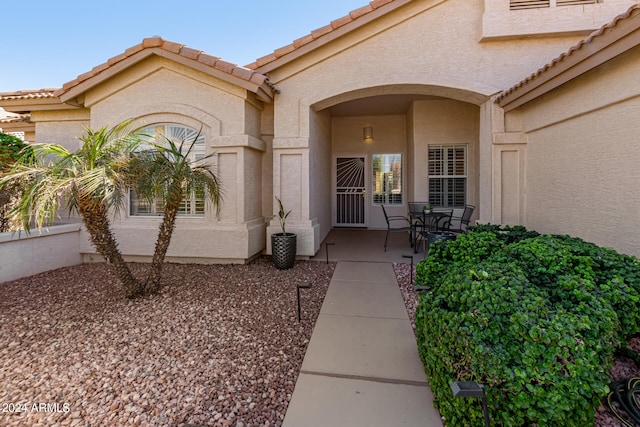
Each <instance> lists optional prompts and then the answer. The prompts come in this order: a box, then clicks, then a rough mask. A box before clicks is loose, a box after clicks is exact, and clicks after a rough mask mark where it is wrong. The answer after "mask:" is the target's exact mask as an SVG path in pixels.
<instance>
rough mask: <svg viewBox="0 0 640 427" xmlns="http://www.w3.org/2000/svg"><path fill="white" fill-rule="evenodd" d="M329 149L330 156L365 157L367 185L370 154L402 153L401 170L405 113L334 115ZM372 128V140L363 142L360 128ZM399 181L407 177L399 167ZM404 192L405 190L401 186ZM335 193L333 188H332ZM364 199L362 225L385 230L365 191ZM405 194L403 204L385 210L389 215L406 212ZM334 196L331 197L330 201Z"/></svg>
mask: <svg viewBox="0 0 640 427" xmlns="http://www.w3.org/2000/svg"><path fill="white" fill-rule="evenodd" d="M332 123H333V126H332V128H333V129H332V138H331V139H332V152H333V155H334V156H335V155H343V156H351V155H354V156H357V155H364V156H365V164H366V166H365V180H366V182H367V187H368V188H371V180H372V177H371V176H370V173H371V170H372V169H371V162H372V156H373V154H385V153H389V154H395V153H400V154H402V160H403V163H404V164H403V169H405V165H406V164H407V161H408V160H407V138H406V135H407V131H406V126H407V118H406V116H405V115H393V116H360V117H334V118H333V120H332ZM365 127H372V128H373V141H372V142H364V140H363V133H362V132H363V131H362V130H363V128H365ZM334 162H335V161H334V160H332V175H330V176H328V179H329V180H330V181H329V182H330V183H331V184H332V185H335V179H334V178H333V174H334V173H335V167H333V163H334ZM402 174H403V182H404V183H405V184H406V181H407V180H408V179H409V178H408V175H407V172H406V170H403V172H402ZM405 192H406V189H405ZM332 194H335V189H334V190H332ZM365 197H366V201H365V218H366V225H367V226H368V227H369V228H373V229H383V228H384V229H386V227H387V225H386V223H385V220H384V215H383V213H382V209H381V208H380V206H379V205H374V204H373V199H372V197H373V195H372V194H366V195H365ZM406 197H407V196H406V193H405V204H403V205H402V206H388V209H387V213H388V214H389V215H406V213H407V208H406V206H407V205H406ZM333 200H334V197H332V198H331V201H332V202H333ZM334 209H335V206H333V205H332V218H335V210H334Z"/></svg>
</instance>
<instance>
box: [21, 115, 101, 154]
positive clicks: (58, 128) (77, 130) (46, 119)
mask: <svg viewBox="0 0 640 427" xmlns="http://www.w3.org/2000/svg"><path fill="white" fill-rule="evenodd" d="M31 120H32V121H33V122H35V126H36V138H35V142H36V143H38V144H59V145H62V146H64V147H65V148H66V149H68V150H70V151H75V150H77V149H78V148H79V147H80V145H81V142H80V140H79V139H78V138H79V137H81V136H82V135H83V134H84V132H85V129H86V128H87V127H88V126H89V124H90V122H89V120H90V116H89V110H87V109H73V110H52V111H34V112H32V113H31Z"/></svg>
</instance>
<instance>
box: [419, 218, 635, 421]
mask: <svg viewBox="0 0 640 427" xmlns="http://www.w3.org/2000/svg"><path fill="white" fill-rule="evenodd" d="M432 249H433V250H430V252H429V258H428V259H427V260H425V261H423V262H421V263H420V264H419V265H418V267H417V277H416V279H417V282H418V283H423V284H428V285H429V286H431V289H430V291H429V292H427V293H424V294H423V295H422V296H421V298H420V302H419V305H418V310H417V312H416V337H417V340H418V349H419V353H420V357H421V359H422V361H423V363H424V365H425V372H426V373H427V376H428V378H429V382H430V385H431V387H432V390H433V392H434V396H435V397H436V401H437V404H438V407H439V409H440V411H441V414H442V415H443V416H444V417H445V419H446V423H447V424H448V425H452V426H453V425H482V410H481V408H480V406H479V405H473V404H470V402H468V401H465V400H464V399H456V398H454V397H453V394H452V393H451V389H450V383H451V382H452V381H454V380H460V381H478V382H479V383H482V384H484V385H485V386H486V387H487V398H488V403H489V407H490V412H491V418H492V423H493V425H501V426H516V425H539V426H542V425H563V426H587V425H589V426H591V425H593V420H594V412H595V408H597V407H598V406H599V405H600V397H601V396H603V395H605V394H606V393H607V390H608V389H607V383H608V381H609V377H608V371H609V368H610V367H611V364H612V361H613V354H614V351H615V349H616V348H617V347H618V346H620V344H621V342H625V341H626V340H628V339H629V338H630V337H631V336H632V335H634V334H637V332H638V330H639V329H638V327H639V325H640V318H639V317H638V316H639V313H638V310H637V302H638V298H639V296H640V289H639V286H640V280H639V279H640V263H638V260H637V259H635V258H633V257H629V256H626V255H621V254H618V253H616V252H615V251H613V250H611V249H606V248H599V247H598V246H596V245H594V244H592V243H588V242H584V241H583V240H581V239H577V238H571V237H568V236H550V235H544V236H541V235H538V234H537V233H535V232H530V231H527V230H526V229H524V228H523V227H520V228H518V229H515V227H514V228H512V229H510V230H505V229H502V228H500V227H498V226H483V227H482V228H480V229H478V228H476V231H470V232H469V233H466V234H464V235H461V236H459V237H458V239H456V240H455V241H449V242H447V243H446V244H439V245H434V247H433V248H432Z"/></svg>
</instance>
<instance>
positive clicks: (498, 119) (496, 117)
mask: <svg viewBox="0 0 640 427" xmlns="http://www.w3.org/2000/svg"><path fill="white" fill-rule="evenodd" d="M496 132H504V114H503V113H502V109H501V108H500V107H498V106H497V105H496V104H495V103H494V102H493V99H491V98H490V99H488V100H487V101H485V102H484V104H482V105H480V135H479V137H480V140H479V151H480V153H479V154H480V166H479V171H480V172H479V184H480V190H479V191H480V194H479V203H478V205H479V206H478V213H479V216H478V220H477V222H478V223H489V222H493V148H492V147H493V135H494V133H496Z"/></svg>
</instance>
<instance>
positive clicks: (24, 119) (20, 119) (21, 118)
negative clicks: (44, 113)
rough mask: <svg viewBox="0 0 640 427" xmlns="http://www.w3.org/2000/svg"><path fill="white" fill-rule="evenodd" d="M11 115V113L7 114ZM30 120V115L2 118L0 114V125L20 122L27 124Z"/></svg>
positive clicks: (14, 115)
mask: <svg viewBox="0 0 640 427" xmlns="http://www.w3.org/2000/svg"><path fill="white" fill-rule="evenodd" d="M0 113H3V112H0ZM7 114H11V113H7ZM30 119H31V115H30V114H13V115H11V116H6V117H2V114H0V123H20V122H28V121H29V120H30Z"/></svg>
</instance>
